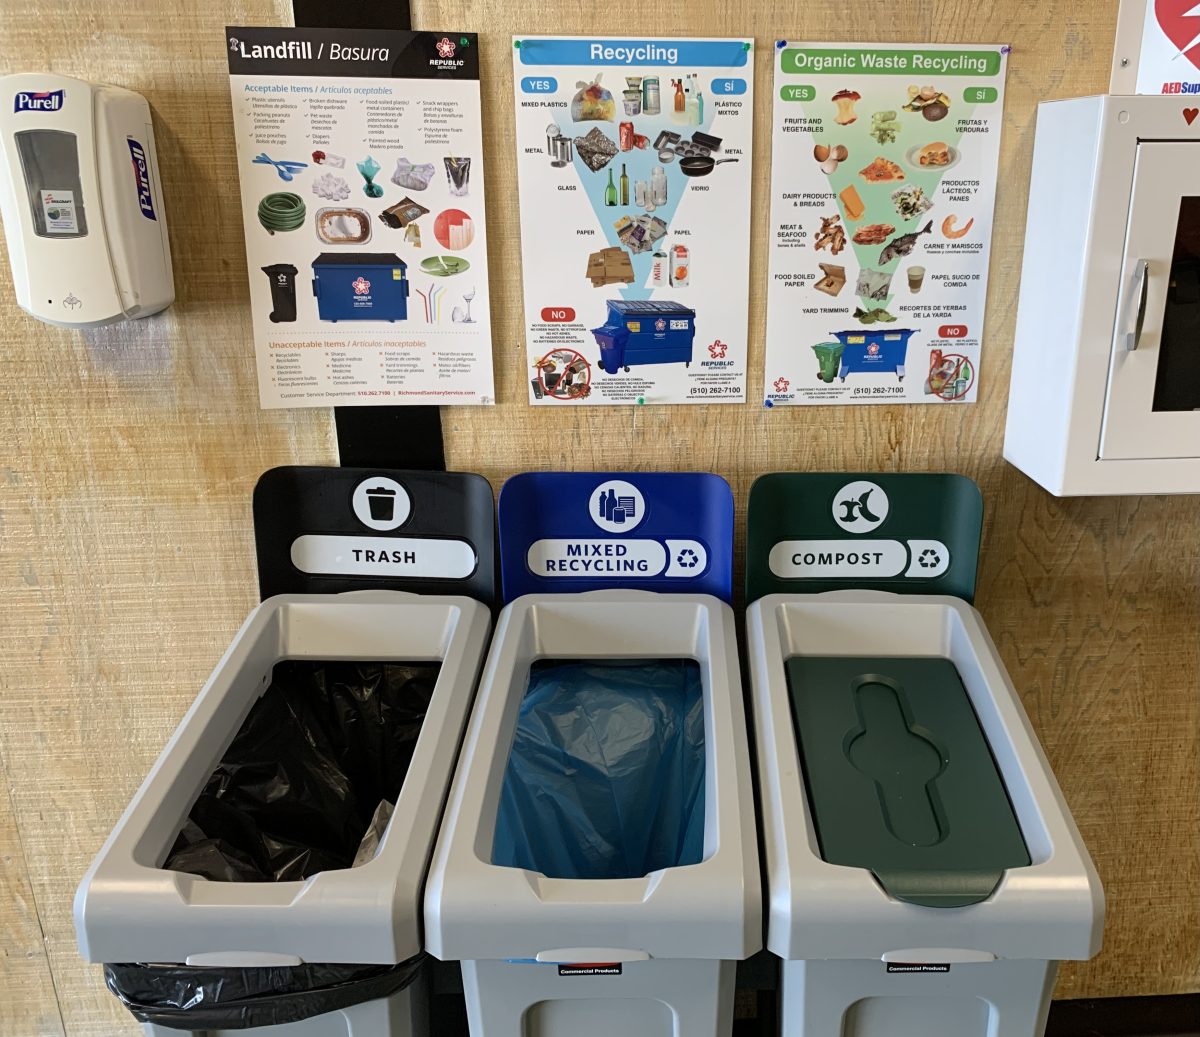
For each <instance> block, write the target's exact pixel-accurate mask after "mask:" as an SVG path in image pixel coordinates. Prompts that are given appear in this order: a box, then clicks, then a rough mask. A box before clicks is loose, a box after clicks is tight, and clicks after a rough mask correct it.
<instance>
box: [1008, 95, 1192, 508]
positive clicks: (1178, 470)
mask: <svg viewBox="0 0 1200 1037" xmlns="http://www.w3.org/2000/svg"><path fill="white" fill-rule="evenodd" d="M1195 104H1196V102H1195V101H1194V100H1192V99H1190V98H1184V97H1171V96H1151V95H1128V96H1113V95H1104V96H1099V97H1081V98H1076V99H1074V100H1069V101H1048V102H1044V103H1043V104H1041V105H1039V106H1038V118H1037V134H1036V137H1035V140H1034V155H1033V174H1032V177H1031V179H1030V184H1029V214H1028V221H1027V225H1026V230H1025V259H1024V266H1023V269H1022V273H1021V299H1020V305H1019V308H1018V311H1017V330H1016V338H1015V341H1014V343H1013V367H1012V384H1011V386H1010V389H1009V403H1008V427H1007V429H1006V432H1005V437H1004V456H1005V457H1006V458H1007V459H1008V460H1009V461H1011V462H1012V463H1013V464H1014V465H1016V466H1017V467H1018V468H1020V469H1021V470H1022V471H1023V472H1025V473H1026V474H1027V475H1029V476H1030V477H1031V478H1032V479H1034V480H1035V481H1037V482H1039V483H1041V485H1042V486H1044V487H1045V488H1046V489H1047V490H1049V491H1050V492H1051V493H1053V494H1056V495H1059V496H1075V495H1101V494H1138V493H1196V492H1200V339H1198V338H1197V332H1200V181H1198V180H1197V177H1196V173H1195V168H1196V167H1195V166H1194V165H1193V163H1194V162H1196V160H1197V159H1198V158H1200V118H1197V109H1196V108H1195V107H1194V105H1195Z"/></svg>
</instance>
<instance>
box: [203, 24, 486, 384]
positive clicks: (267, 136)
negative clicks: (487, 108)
mask: <svg viewBox="0 0 1200 1037" xmlns="http://www.w3.org/2000/svg"><path fill="white" fill-rule="evenodd" d="M226 39H227V44H228V55H229V87H230V90H231V92H232V95H233V123H234V131H235V137H236V142H237V162H238V175H239V177H240V179H241V188H242V209H243V213H242V216H243V222H244V224H245V230H246V260H247V266H248V267H249V276H250V304H251V311H252V315H253V322H254V344H255V352H256V356H257V361H258V390H259V399H260V401H261V403H262V405H263V406H264V407H327V406H339V407H346V406H363V405H371V404H442V403H460V404H475V403H491V402H493V400H494V396H495V390H494V388H493V381H492V338H491V322H490V317H489V305H488V276H487V234H486V223H485V219H484V206H483V134H482V129H481V124H480V102H479V55H478V40H477V38H476V36H475V35H474V34H473V33H458V32H449V33H443V32H402V31H383V30H371V31H364V30H355V29H288V28H275V29H264V28H230V29H227V30H226Z"/></svg>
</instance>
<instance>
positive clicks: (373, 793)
mask: <svg viewBox="0 0 1200 1037" xmlns="http://www.w3.org/2000/svg"><path fill="white" fill-rule="evenodd" d="M439 668H440V664H439V663H436V662H435V663H393V662H369V663H358V662H319V661H313V660H307V659H291V660H286V661H284V662H280V663H277V664H276V665H275V668H274V671H273V672H272V675H271V684H270V686H269V687H268V688H267V690H266V692H264V694H263V695H262V697H261V698H260V699H259V700H258V702H256V703H255V704H254V707H253V708H252V709H251V710H250V713H249V715H248V716H247V717H246V720H245V722H244V723H243V724H242V727H241V730H240V731H239V732H238V734H237V736H236V737H235V738H234V740H233V742H232V743H231V744H230V746H229V748H228V749H227V750H226V751H225V755H224V756H223V757H222V759H221V762H220V763H219V764H218V765H217V767H216V769H215V770H214V771H213V773H212V776H211V777H210V778H209V779H208V782H207V783H206V785H205V786H204V789H203V791H202V792H201V793H200V796H199V798H198V799H197V800H196V802H195V804H194V805H193V806H192V810H191V813H190V814H189V815H188V819H187V821H186V823H185V824H184V826H183V828H182V830H181V831H180V833H179V835H178V837H177V838H176V840H175V844H174V845H173V846H172V848H171V851H170V853H169V854H168V855H167V859H166V861H165V862H164V863H163V867H164V868H165V869H167V870H169V871H183V872H188V873H189V874H192V875H201V876H203V877H204V878H206V879H211V880H214V881H217V882H290V881H299V880H303V879H307V878H309V877H310V876H312V875H315V874H317V873H318V872H321V871H329V870H332V869H339V868H348V867H350V866H351V865H352V864H353V862H354V857H355V853H356V852H357V850H358V847H359V843H360V842H361V841H362V838H363V836H364V834H366V832H367V829H368V827H369V825H370V824H371V819H372V816H373V815H374V813H375V811H376V809H377V808H378V806H379V804H380V802H381V801H384V800H386V801H387V802H389V803H395V801H396V797H397V796H398V795H399V793H400V788H401V786H402V785H403V784H404V777H405V775H406V774H407V773H408V767H409V764H410V763H411V762H412V754H413V749H414V747H415V746H416V742H417V736H418V735H419V734H420V731H421V724H422V723H423V721H424V719H425V714H426V712H427V711H428V709H429V701H430V698H431V696H432V694H433V687H434V684H435V682H436V681H437V675H438V670H439ZM314 967H316V966H314ZM321 967H322V968H323V967H325V966H321Z"/></svg>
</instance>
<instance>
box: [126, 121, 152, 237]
mask: <svg viewBox="0 0 1200 1037" xmlns="http://www.w3.org/2000/svg"><path fill="white" fill-rule="evenodd" d="M126 140H127V141H128V142H129V157H130V158H131V159H132V160H133V182H134V185H135V186H136V187H137V196H138V208H139V209H141V210H142V215H143V216H145V217H146V219H148V220H154V221H155V222H156V223H157V222H158V217H157V216H155V215H154V197H153V196H152V195H151V194H150V166H149V164H148V163H147V162H146V149H145V148H143V147H142V146H141V144H139V143H138V142H137V141H136V140H134V139H133V138H132V137H127V138H126Z"/></svg>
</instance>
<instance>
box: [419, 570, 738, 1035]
mask: <svg viewBox="0 0 1200 1037" xmlns="http://www.w3.org/2000/svg"><path fill="white" fill-rule="evenodd" d="M546 658H550V659H556V660H557V659H587V660H604V659H646V658H666V659H694V660H696V661H697V662H698V663H699V665H700V672H701V681H702V685H703V695H704V716H705V761H706V766H705V800H704V807H705V826H704V827H705V831H704V853H703V859H702V860H701V861H700V862H699V863H698V864H694V865H688V866H681V867H673V868H664V869H661V870H659V871H655V872H652V873H651V874H649V875H645V876H643V877H639V878H627V879H560V878H549V877H547V876H545V875H542V874H539V873H536V872H533V871H529V870H526V869H522V868H514V867H502V866H498V865H496V864H493V863H491V861H492V845H493V835H494V831H495V825H496V816H497V810H498V806H499V800H500V794H501V787H502V785H503V780H504V776H505V768H506V765H507V762H508V757H509V747H510V746H511V744H512V741H513V733H514V730H515V728H516V724H517V717H518V711H519V709H520V705H521V702H522V699H523V697H524V694H525V689H526V685H527V680H528V674H529V670H530V666H531V665H532V663H533V662H534V661H535V660H537V659H546ZM425 932H426V946H427V948H428V950H429V952H430V953H431V954H433V955H434V956H436V957H438V958H442V959H444V960H453V959H460V960H462V963H463V981H464V985H465V988H466V993H467V1009H468V1015H469V1018H470V1025H471V1033H472V1037H527V1035H532V1034H540V1035H545V1037H559V1035H565V1034H570V1035H571V1037H600V1035H608V1034H611V1033H613V1032H617V1033H621V1034H623V1035H625V1037H651V1035H653V1037H670V1035H675V1037H694V1035H712V1037H715V1035H718V1034H728V1033H729V1032H730V1029H731V1027H732V1018H733V986H734V968H735V963H736V961H737V960H738V959H741V958H745V957H748V956H749V955H750V954H753V953H754V952H755V951H756V950H758V949H759V947H760V946H761V893H760V886H759V870H758V853H757V840H756V836H755V825H754V803H753V793H752V787H751V783H750V767H749V749H748V745H747V741H746V727H745V714H744V708H743V700H742V694H741V681H740V675H739V670H738V659H737V642H736V636H735V629H734V624H733V612H732V610H731V609H730V608H729V606H728V605H726V604H724V603H723V602H721V601H720V600H718V599H717V598H714V597H711V596H708V595H698V594H659V593H652V592H648V591H636V590H603V591H591V592H587V593H580V594H569V595H568V594H529V595H525V596H523V597H520V598H518V599H517V600H516V601H514V602H513V603H512V604H510V605H508V606H507V607H506V608H505V609H504V611H503V612H502V613H501V615H500V618H499V620H498V621H497V626H496V636H495V638H494V639H493V642H492V647H491V650H490V652H489V655H488V660H487V663H486V665H485V668H484V674H483V677H482V678H481V681H480V691H479V695H478V698H477V704H476V707H475V710H474V712H473V714H472V719H471V723H470V726H469V728H468V732H467V736H466V740H465V742H464V746H463V752H462V757H461V763H460V765H459V769H458V773H457V775H456V777H455V781H454V786H453V789H452V791H451V795H450V800H449V802H448V804H447V808H446V816H445V821H444V822H443V825H442V832H441V835H440V837H439V840H438V847H437V850H436V852H435V857H434V863H433V865H432V866H431V869H430V875H429V883H428V886H427V889H426V896H425ZM593 965H594V966H597V968H595V969H592V968H588V967H587V966H593ZM579 966H584V967H583V968H580V967H579Z"/></svg>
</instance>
